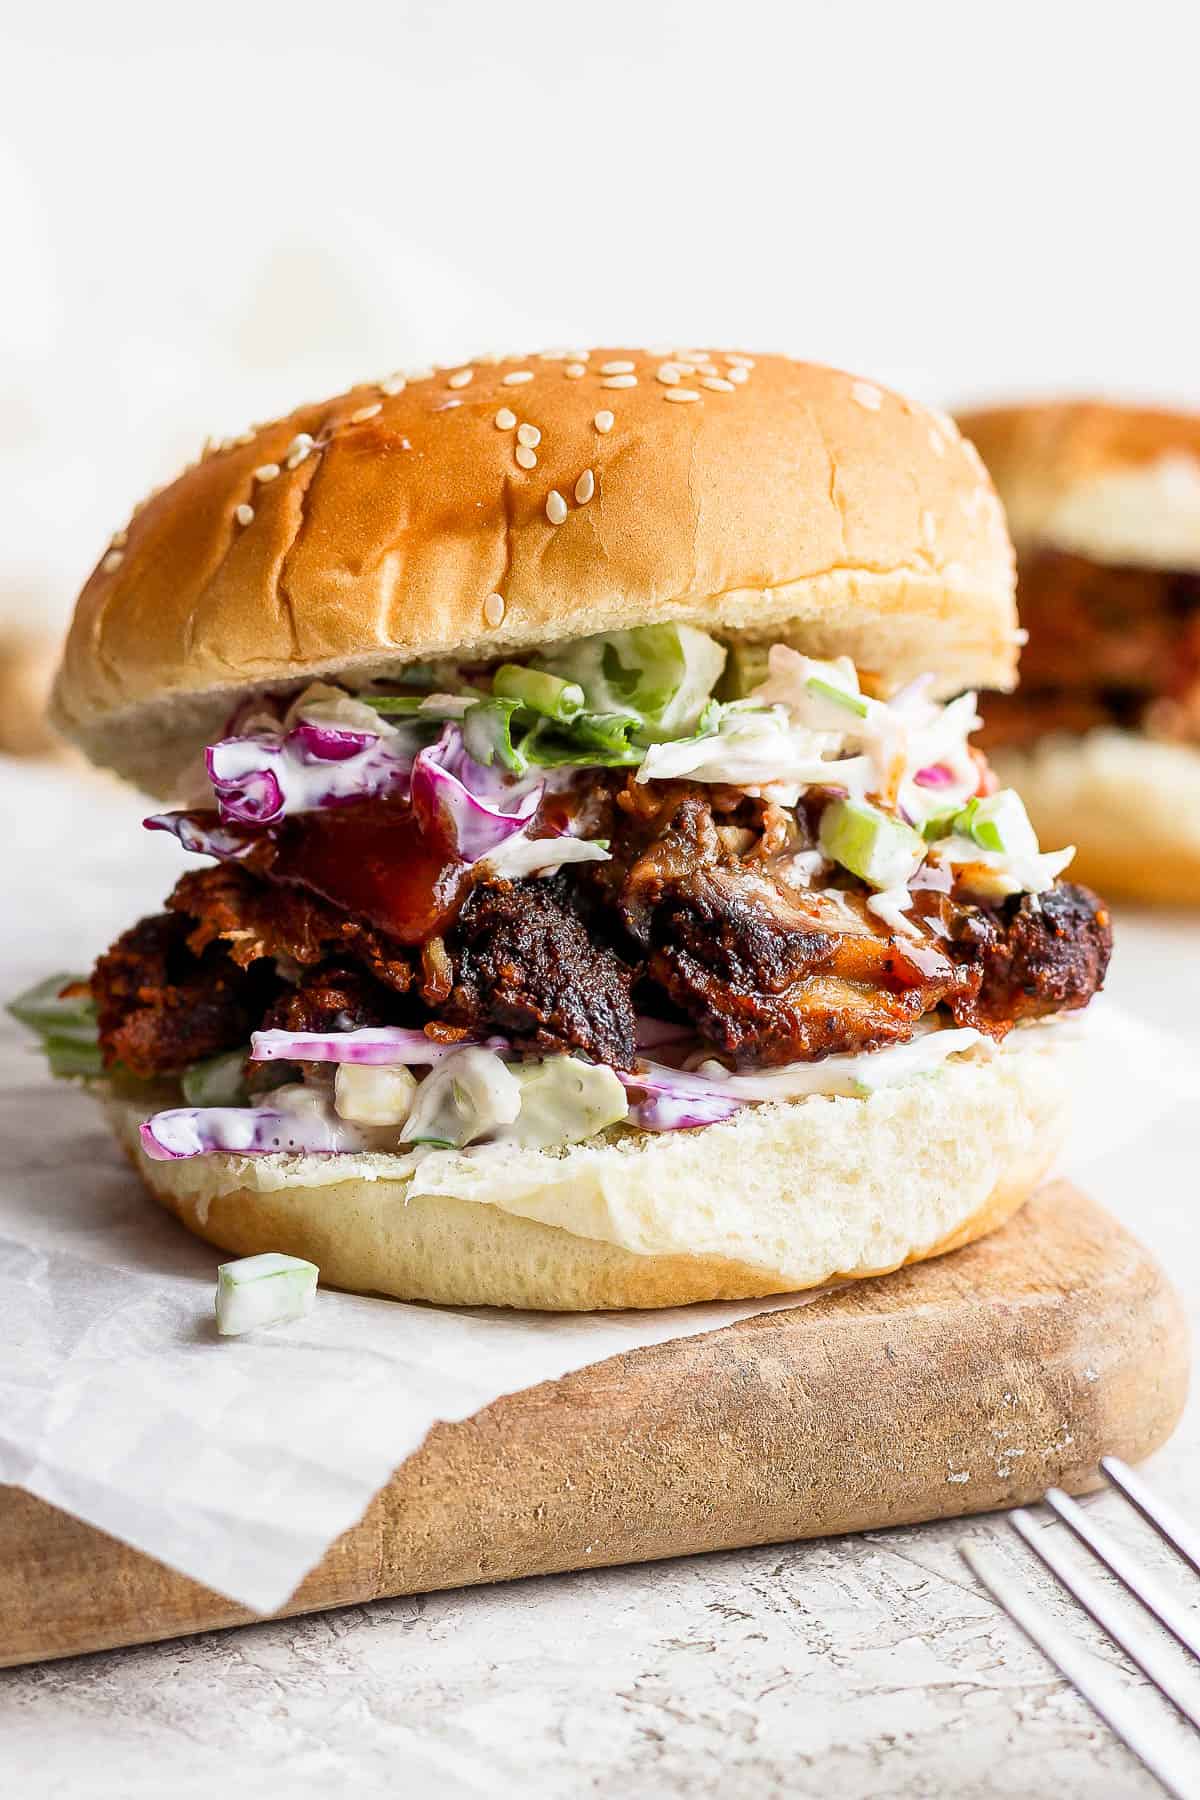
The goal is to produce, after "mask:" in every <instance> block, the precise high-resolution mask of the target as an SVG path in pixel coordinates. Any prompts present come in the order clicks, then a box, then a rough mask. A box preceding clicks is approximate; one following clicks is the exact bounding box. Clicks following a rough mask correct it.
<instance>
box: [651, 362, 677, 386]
mask: <svg viewBox="0 0 1200 1800" xmlns="http://www.w3.org/2000/svg"><path fill="white" fill-rule="evenodd" d="M681 374H682V370H681V369H680V367H679V364H678V363H670V362H665V363H663V364H662V366H661V368H659V369H658V370H657V371H656V372H655V377H654V379H655V380H656V381H661V382H662V384H663V386H664V387H674V386H675V385H676V383H677V382H678V380H679V377H680V375H681Z"/></svg>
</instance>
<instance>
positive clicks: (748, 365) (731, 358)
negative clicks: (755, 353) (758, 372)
mask: <svg viewBox="0 0 1200 1800" xmlns="http://www.w3.org/2000/svg"><path fill="white" fill-rule="evenodd" d="M725 361H726V362H727V363H732V364H733V366H734V368H735V369H752V368H753V367H754V358H753V357H752V356H739V355H738V354H737V352H736V351H734V350H731V351H730V352H729V354H728V355H727V356H726V358H725Z"/></svg>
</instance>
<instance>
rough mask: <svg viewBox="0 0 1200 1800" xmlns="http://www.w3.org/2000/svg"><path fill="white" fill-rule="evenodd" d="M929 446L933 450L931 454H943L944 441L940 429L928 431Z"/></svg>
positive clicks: (944, 448)
mask: <svg viewBox="0 0 1200 1800" xmlns="http://www.w3.org/2000/svg"><path fill="white" fill-rule="evenodd" d="M929 448H930V449H931V450H932V451H933V454H934V455H935V456H945V454H946V442H945V439H944V438H943V437H942V434H941V432H940V431H937V430H931V431H930V433H929Z"/></svg>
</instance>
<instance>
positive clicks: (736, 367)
mask: <svg viewBox="0 0 1200 1800" xmlns="http://www.w3.org/2000/svg"><path fill="white" fill-rule="evenodd" d="M725 373H726V375H727V376H728V378H729V380H730V381H732V382H735V383H736V384H737V386H738V387H741V385H742V383H743V382H744V381H749V379H750V371H749V369H744V368H743V367H742V365H741V363H730V365H729V367H728V369H727V370H726V371H725Z"/></svg>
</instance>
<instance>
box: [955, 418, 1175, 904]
mask: <svg viewBox="0 0 1200 1800" xmlns="http://www.w3.org/2000/svg"><path fill="white" fill-rule="evenodd" d="M960 423H961V425H962V428H963V430H964V431H965V432H966V433H967V435H968V436H969V437H970V438H972V439H973V440H974V442H975V443H976V445H977V446H978V448H979V450H980V451H981V452H982V454H983V458H984V461H985V462H986V464H987V466H988V468H989V469H990V471H991V474H992V477H993V479H994V480H995V482H996V485H997V487H998V489H999V492H1000V497H1001V499H1002V500H1003V502H1004V505H1005V507H1006V508H1007V511H1008V518H1009V525H1010V528H1011V530H1012V534H1013V538H1014V539H1015V542H1016V546H1017V557H1018V565H1019V588H1018V601H1019V605H1020V611H1021V622H1022V624H1023V625H1024V626H1025V627H1026V629H1027V630H1028V632H1029V642H1028V645H1027V647H1026V648H1025V650H1024V652H1023V654H1022V658H1021V686H1020V689H1019V691H1018V692H1016V693H1015V694H997V695H987V696H986V697H985V699H984V702H983V706H982V712H983V719H984V727H983V731H982V733H981V738H980V741H981V742H982V743H983V744H984V745H985V746H986V747H987V749H988V752H989V754H990V755H993V756H994V758H995V762H996V766H997V769H998V770H999V771H1000V773H1001V775H1002V778H1003V779H1004V780H1005V781H1008V782H1011V783H1012V784H1013V785H1014V786H1016V787H1018V788H1019V789H1020V791H1021V793H1022V794H1023V795H1024V797H1025V800H1026V804H1027V805H1028V808H1029V813H1030V816H1031V818H1032V819H1033V822H1034V825H1035V827H1036V828H1037V830H1039V831H1040V832H1043V833H1045V834H1046V835H1047V837H1049V838H1053V837H1054V836H1055V835H1056V834H1057V833H1061V832H1065V833H1067V834H1068V835H1069V836H1070V837H1071V839H1072V840H1073V841H1074V842H1075V844H1076V845H1077V858H1076V863H1075V869H1076V870H1077V871H1078V873H1079V874H1080V875H1081V877H1082V878H1083V879H1084V880H1087V881H1092V882H1095V883H1096V884H1097V885H1099V886H1100V887H1101V888H1102V889H1103V890H1105V891H1112V892H1119V893H1123V894H1127V895H1130V896H1131V897H1133V898H1136V899H1143V900H1157V901H1166V902H1175V903H1183V904H1189V903H1190V904H1192V905H1195V904H1196V903H1197V902H1198V901H1200V415H1197V414H1194V413H1182V412H1164V411H1151V410H1147V409H1143V408H1139V407H1132V406H1116V405H1105V404H1102V403H1100V402H1094V403H1062V404H1057V405H1043V406H1018V407H1007V408H1001V409H998V410H994V411H990V412H978V413H972V414H970V415H968V416H965V417H963V418H962V419H961V421H960Z"/></svg>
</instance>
